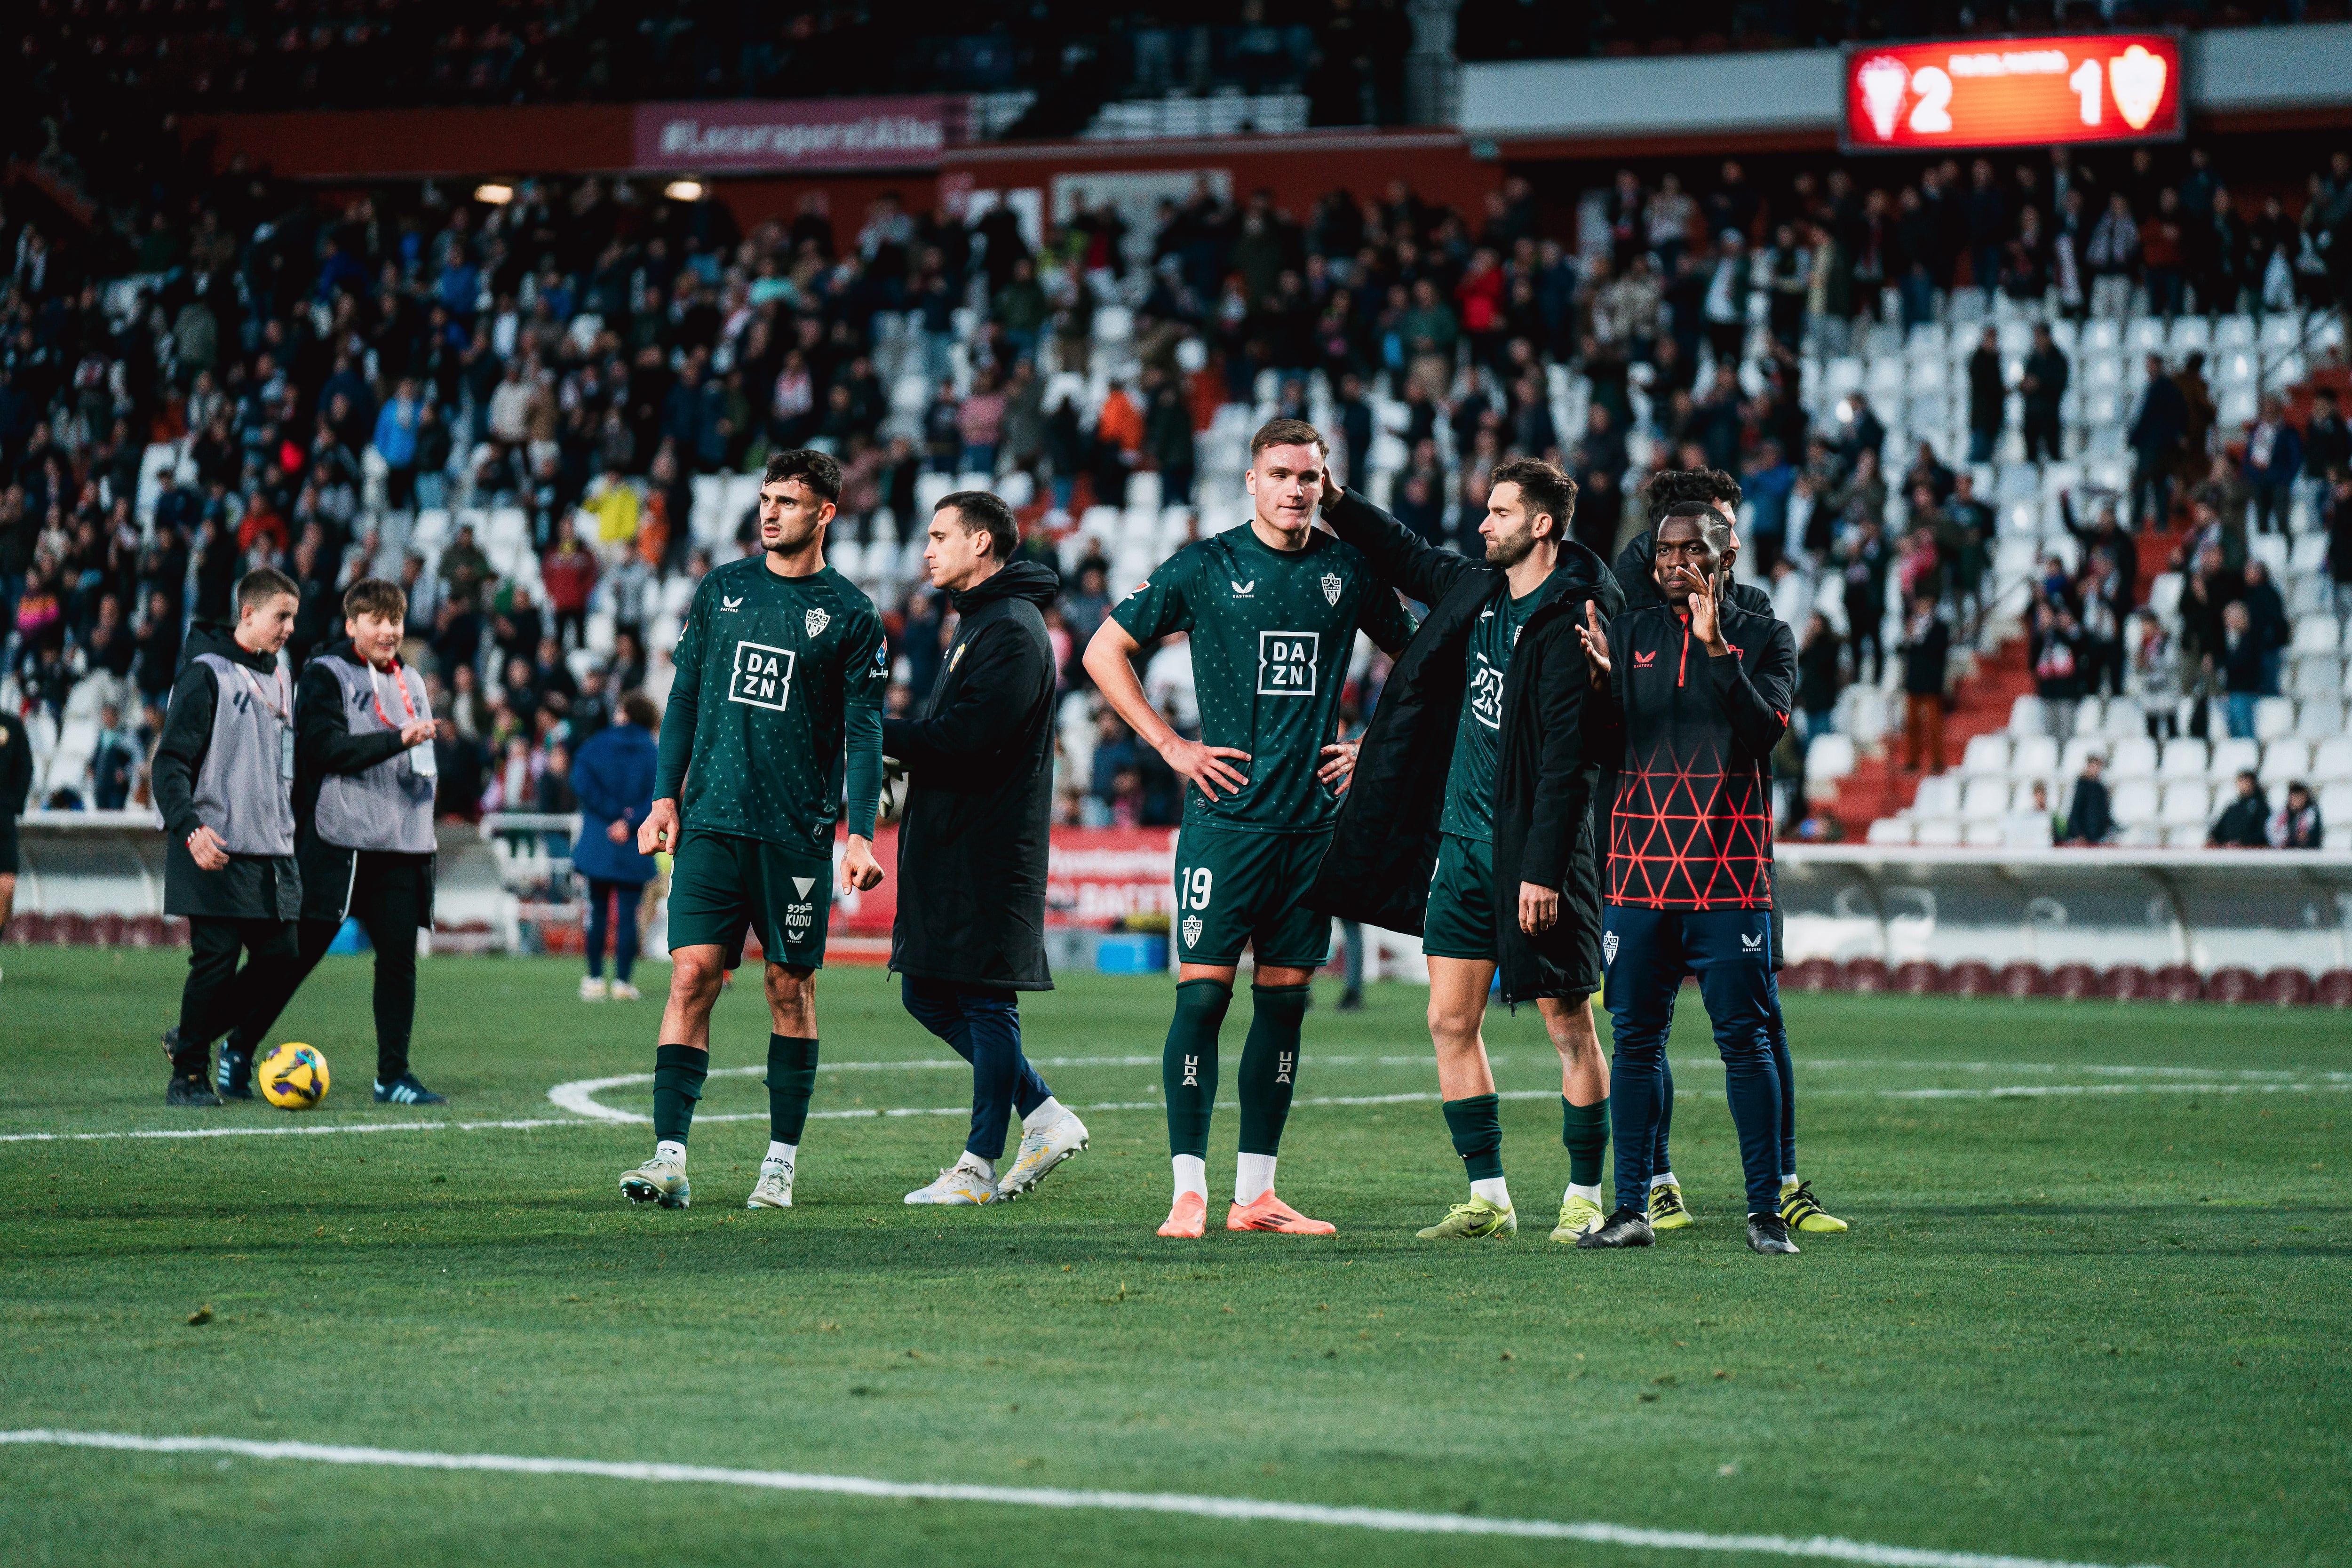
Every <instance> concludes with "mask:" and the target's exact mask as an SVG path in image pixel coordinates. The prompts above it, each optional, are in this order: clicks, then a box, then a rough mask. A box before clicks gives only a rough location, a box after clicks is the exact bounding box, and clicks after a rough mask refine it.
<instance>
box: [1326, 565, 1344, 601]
mask: <svg viewBox="0 0 2352 1568" xmlns="http://www.w3.org/2000/svg"><path fill="white" fill-rule="evenodd" d="M1344 586H1346V584H1342V583H1341V582H1340V581H1339V574H1338V573H1337V572H1326V573H1324V574H1323V597H1324V598H1325V599H1326V600H1328V601H1329V602H1330V603H1332V604H1334V605H1336V604H1338V603H1339V590H1340V589H1341V588H1342V587H1344Z"/></svg>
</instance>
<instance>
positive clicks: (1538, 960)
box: [1307, 491, 1623, 1003]
mask: <svg viewBox="0 0 2352 1568" xmlns="http://www.w3.org/2000/svg"><path fill="white" fill-rule="evenodd" d="M1324 515H1325V518H1326V519H1327V520H1328V521H1329V522H1330V524H1331V527H1332V529H1333V531H1335V532H1337V533H1338V534H1339V537H1340V538H1341V539H1344V540H1346V541H1347V542H1349V543H1350V544H1352V545H1354V546H1355V547H1356V548H1357V549H1359V550H1360V551H1362V552H1364V554H1365V556H1366V558H1367V559H1369V560H1370V562H1371V563H1372V569H1373V570H1374V571H1375V572H1377V573H1379V574H1380V575H1381V581H1382V582H1383V583H1385V584H1389V585H1390V586H1391V587H1395V588H1401V589H1402V590H1403V591H1404V592H1405V593H1406V594H1407V595H1410V596H1412V597H1413V598H1415V599H1419V600H1421V601H1422V602H1423V604H1426V605H1429V606H1430V611H1429V617H1428V619H1426V620H1424V621H1423V622H1422V624H1421V630H1420V631H1419V632H1418V633H1417V634H1415V636H1414V637H1413V639H1412V642H1411V643H1409V644H1407V645H1406V647H1405V650H1404V652H1403V653H1402V654H1401V655H1399V656H1398V658H1397V661H1396V667H1395V668H1394V669H1393V670H1391V672H1390V675H1389V679H1388V684H1387V685H1386V686H1385V687H1384V688H1382V689H1381V703H1380V709H1379V710H1378V711H1377V712H1375V713H1374V714H1373V715H1372V721H1371V725H1370V728H1369V729H1368V730H1367V731H1365V733H1364V739H1363V745H1362V749H1361V751H1360V752H1359V754H1358V756H1357V759H1356V773H1355V778H1354V780H1353V781H1352V782H1351V783H1350V784H1349V787H1348V793H1347V794H1346V795H1342V796H1341V797H1340V802H1339V823H1338V826H1337V827H1336V828H1335V830H1334V832H1333V834H1332V838H1331V847H1330V849H1329V850H1328V852H1327V853H1326V854H1325V856H1324V858H1323V864H1322V867H1321V868H1320V869H1319V870H1318V873H1317V875H1316V879H1315V884H1314V886H1313V888H1312V889H1309V890H1308V893H1307V904H1308V906H1309V907H1310V908H1313V909H1316V910H1321V911H1323V912H1325V913H1327V914H1332V915H1337V916H1339V918H1340V919H1342V920H1353V921H1364V922H1366V923H1367V924H1370V925H1376V926H1381V927H1384V928H1386V929H1387V930H1390V931H1407V932H1411V933H1412V934H1415V935H1418V934H1419V933H1420V931H1421V930H1422V926H1423V920H1424V918H1425V917H1426V915H1427V914H1428V910H1429V880H1430V876H1431V873H1432V872H1433V869H1434V868H1435V867H1436V864H1437V845H1438V838H1439V836H1440V835H1439V826H1438V825H1439V822H1440V821H1441V819H1442V818H1443V816H1444V808H1445V777H1446V773H1448V771H1449V770H1450V769H1451V768H1452V766H1453V763H1454V732H1455V730H1456V728H1457V726H1458V725H1459V724H1460V722H1461V718H1462V703H1463V701H1464V691H1463V683H1464V679H1465V666H1464V661H1465V652H1466V648H1467V645H1468V642H1469V638H1470V631H1471V628H1472V626H1475V624H1476V622H1477V619H1478V615H1479V612H1480V611H1481V610H1483V609H1484V608H1486V605H1487V604H1488V603H1489V602H1490V601H1491V600H1492V599H1493V598H1494V596H1495V595H1497V594H1503V593H1507V592H1508V591H1509V590H1508V588H1507V586H1506V584H1505V582H1504V575H1503V573H1502V571H1501V570H1500V569H1499V568H1497V567H1493V566H1489V565H1487V564H1486V563H1485V562H1483V561H1474V560H1471V559H1469V558H1468V557H1466V556H1462V555H1456V554H1454V552H1451V551H1445V550H1440V549H1437V548H1436V547H1435V546H1433V545H1431V544H1429V543H1427V542H1425V541H1423V539H1421V538H1420V536H1419V535H1417V534H1414V533H1412V531H1409V530H1407V529H1405V528H1404V527H1403V526H1402V525H1401V524H1399V523H1398V522H1397V521H1396V520H1395V519H1393V518H1391V517H1390V516H1389V515H1388V514H1387V513H1386V512H1383V511H1381V510H1380V509H1379V508H1378V507H1375V506H1373V505H1372V504H1371V503H1370V502H1369V501H1366V500H1362V499H1360V498H1359V497H1358V496H1357V495H1356V494H1355V493H1354V492H1353V491H1349V492H1347V493H1346V494H1344V495H1342V496H1341V497H1340V499H1339V500H1337V501H1336V502H1334V503H1332V504H1331V506H1329V507H1328V509H1327V510H1326V511H1325V513H1324ZM1558 571H1559V572H1560V573H1562V574H1566V575H1565V577H1564V578H1563V580H1561V581H1560V582H1559V583H1558V584H1555V586H1554V588H1553V591H1552V595H1551V596H1550V598H1549V599H1548V600H1547V601H1546V603H1545V604H1544V605H1542V606H1541V607H1540V608H1538V610H1537V611H1536V612H1535V613H1534V614H1533V615H1532V616H1528V620H1527V623H1526V624H1525V626H1522V627H1521V628H1520V631H1519V637H1518V642H1517V646H1515V647H1513V649H1512V651H1511V662H1510V666H1509V668H1507V670H1506V671H1505V672H1504V677H1503V724H1502V732H1501V735H1500V737H1499V743H1498V745H1497V747H1496V758H1495V885H1494V889H1493V898H1494V903H1495V927H1496V929H1495V940H1496V957H1497V959H1498V961H1499V963H1500V965H1501V969H1502V983H1503V1000H1504V1001H1506V1002H1513V1003H1516V1002H1525V1001H1528V1000H1531V999H1533V998H1535V997H1538V996H1553V995H1580V994H1583V993H1585V992H1587V991H1590V990H1591V989H1592V988H1593V985H1594V984H1595V982H1596V979H1597V977H1598V975H1599V973H1600V970H1601V887H1600V874H1599V870H1598V867H1597V863H1596V861H1595V858H1594V856H1595V850H1596V847H1595V840H1594V832H1593V826H1592V800H1593V785H1594V782H1595V779H1596V777H1597V770H1596V769H1595V768H1594V767H1593V766H1592V764H1591V763H1589V762H1587V761H1586V760H1585V759H1584V757H1583V756H1582V754H1581V752H1582V748H1581V744H1580V731H1581V722H1582V713H1583V705H1584V697H1585V694H1586V692H1587V691H1589V690H1590V689H1591V680H1590V678H1589V676H1588V674H1587V668H1586V665H1585V661H1584V651H1583V645H1582V644H1581V643H1580V641H1579V639H1578V637H1577V635H1576V628H1577V626H1580V624H1582V622H1583V620H1584V615H1585V606H1586V605H1588V604H1598V605H1600V607H1601V615H1602V616H1604V617H1606V616H1612V615H1613V614H1615V613H1616V610H1617V608H1618V606H1619V605H1621V604H1622V602H1623V595H1622V593H1620V592H1619V590H1618V587H1617V584H1616V580H1615V579H1614V578H1613V577H1612V576H1611V575H1610V573H1609V569H1608V567H1607V566H1606V565H1605V564H1604V563H1602V561H1601V557H1600V556H1598V555H1596V554H1594V553H1593V552H1591V550H1589V549H1587V548H1585V547H1584V546H1583V545H1581V544H1579V543H1577V542H1574V541H1573V540H1564V541H1562V542H1561V544H1560V551H1559V567H1558ZM1523 881H1524V882H1532V883H1534V884H1535V885H1536V886H1538V887H1542V888H1557V889H1559V894H1560V918H1559V923H1558V924H1556V925H1554V926H1553V927H1552V928H1551V929H1550V930H1549V931H1544V932H1543V933H1541V934H1540V935H1538V936H1533V937H1530V936H1528V935H1526V934H1525V933H1523V932H1522V931H1520V930H1519V884H1520V883H1521V882H1523Z"/></svg>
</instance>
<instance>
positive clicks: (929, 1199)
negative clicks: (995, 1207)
mask: <svg viewBox="0 0 2352 1568" xmlns="http://www.w3.org/2000/svg"><path fill="white" fill-rule="evenodd" d="M907 1201H908V1203H910V1204H947V1205H968V1204H990V1203H994V1202H995V1201H996V1184H995V1183H994V1182H992V1181H991V1180H989V1178H987V1177H986V1176H983V1175H982V1174H981V1173H979V1172H978V1171H975V1170H973V1169H972V1168H971V1166H970V1165H950V1166H949V1167H948V1168H947V1169H946V1170H944V1171H941V1172H940V1179H939V1180H938V1181H936V1182H933V1183H932V1184H930V1185H929V1186H928V1187H917V1188H916V1189H915V1190H914V1191H913V1192H911V1193H908V1194H907Z"/></svg>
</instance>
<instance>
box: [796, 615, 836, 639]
mask: <svg viewBox="0 0 2352 1568" xmlns="http://www.w3.org/2000/svg"><path fill="white" fill-rule="evenodd" d="M801 625H802V626H805V627H807V628H808V635H809V636H811V637H814V636H816V634H817V633H819V632H821V631H823V630H824V628H825V627H827V626H831V625H833V617H832V616H828V615H826V614H825V613H824V611H823V610H811V611H810V612H809V613H808V614H807V615H805V616H802V617H801Z"/></svg>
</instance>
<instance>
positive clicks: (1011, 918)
mask: <svg viewBox="0 0 2352 1568" xmlns="http://www.w3.org/2000/svg"><path fill="white" fill-rule="evenodd" d="M929 539H930V544H929V548H928V549H927V550H926V551H925V552H924V553H923V563H924V565H925V566H926V567H927V568H928V569H929V572H930V576H931V582H932V584H933V585H934V586H937V587H940V588H943V589H945V590H946V591H947V593H948V595H949V596H950V598H951V599H952V600H953V601H954V603H955V607H956V614H957V616H958V617H959V619H958V622H957V626H956V637H955V641H954V643H953V644H951V645H950V647H949V648H948V651H947V658H946V661H945V662H944V663H943V664H942V665H941V667H940V674H939V678H938V679H937V681H936V682H935V683H934V684H933V686H932V688H931V693H930V698H929V701H928V702H927V703H926V705H925V707H924V709H923V713H922V716H921V717H920V718H919V719H886V720H884V721H882V752H883V754H884V755H885V756H886V757H894V758H896V759H898V762H899V763H901V764H902V765H903V766H904V767H905V768H906V769H907V770H908V775H909V777H908V791H907V805H906V808H905V812H904V816H903V817H902V819H901V821H900V824H899V827H898V921H897V923H896V924H895V925H894V927H893V928H892V930H891V933H890V967H891V968H892V969H894V970H896V971H897V972H898V974H899V975H900V976H901V986H902V994H903V996H904V999H905V1002H906V1006H907V1011H908V1013H910V1014H912V1015H913V1016H914V1017H915V1020H916V1022H918V1023H919V1024H921V1025H922V1026H923V1027H925V1028H926V1029H929V1031H930V1032H931V1033H932V1034H934V1035H937V1036H938V1037H940V1039H942V1040H945V1041H946V1042H947V1043H948V1045H949V1046H950V1047H952V1048H953V1049H954V1051H955V1053H956V1054H957V1055H958V1056H960V1057H961V1058H963V1059H964V1060H966V1061H968V1062H970V1063H971V1135H970V1136H969V1137H968V1138H966V1139H965V1141H964V1147H963V1152H962V1154H961V1155H960V1156H958V1158H957V1160H956V1163H954V1164H953V1165H950V1166H949V1167H948V1168H947V1169H946V1170H944V1171H942V1172H940V1176H939V1179H938V1180H937V1181H935V1182H932V1183H931V1184H929V1185H928V1186H924V1187H920V1188H918V1189H917V1190H916V1191H914V1192H911V1193H908V1194H907V1201H908V1203H910V1204H944V1205H971V1204H987V1203H992V1202H994V1201H995V1200H997V1199H998V1198H1011V1197H1017V1196H1019V1195H1020V1194H1023V1193H1025V1192H1027V1191H1029V1190H1030V1189H1031V1188H1032V1187H1034V1186H1035V1185H1036V1184H1038V1182H1039V1181H1041V1180H1043V1179H1044V1177H1045V1174H1046V1173H1047V1172H1049V1171H1051V1170H1053V1169H1054V1167H1055V1166H1056V1165H1058V1164H1060V1163H1062V1162H1063V1161H1064V1160H1066V1159H1068V1158H1070V1157H1071V1156H1072V1155H1074V1154H1076V1153H1077V1152H1079V1151H1080V1150H1082V1149H1084V1148H1085V1147H1086V1146H1087V1129H1086V1124H1085V1123H1084V1122H1082V1121H1079V1120H1078V1119H1077V1117H1076V1115H1074V1114H1072V1113H1071V1112H1070V1111H1069V1110H1066V1109H1065V1108H1064V1107H1063V1105H1062V1102H1061V1101H1060V1100H1055V1098H1054V1096H1053V1092H1052V1091H1051V1090H1050V1089H1047V1088H1046V1087H1045V1079H1041V1078H1039V1077H1038V1076H1037V1072H1036V1069H1035V1068H1032V1067H1031V1066H1030V1065H1029V1062H1028V1059H1027V1058H1025V1057H1024V1056H1023V1055H1022V1054H1021V1010H1020V1006H1019V997H1020V994H1021V993H1022V992H1024V991H1050V990H1052V989H1053V987H1054V977H1053V974H1052V973H1051V972H1049V971H1048V970H1047V968H1046V966H1045V860H1046V852H1047V848H1048V839H1047V825H1048V822H1049V821H1050V819H1051V816H1052V809H1053V795H1054V653H1053V645H1052V643H1051V642H1050V641H1049V640H1048V639H1047V637H1046V635H1045V617H1044V615H1043V611H1042V606H1044V605H1050V604H1052V603H1053V602H1054V599H1055V595H1058V594H1059V593H1060V592H1061V580H1060V579H1059V578H1058V577H1057V576H1056V575H1055V574H1054V573H1053V572H1052V571H1051V570H1049V569H1048V568H1046V567H1044V566H1040V565H1038V564H1036V563H1034V562H1028V561H1014V560H1013V559H1011V557H1012V554H1013V548H1014V546H1015V545H1016V544H1018V543H1019V542H1020V531H1019V529H1018V528H1017V526H1016V525H1015V524H1014V522H1013V511H1012V509H1011V508H1009V507H1007V506H1006V505H1005V504H1004V502H1003V500H1000V499H999V498H998V497H996V496H993V495H990V494H989V493H987V492H986V491H984V490H959V491H957V492H955V493H954V494H953V495H950V496H948V497H946V498H944V499H943V500H940V503H939V507H938V509H937V510H935V511H934V512H933V513H932V517H931V524H930V530H929ZM1015 1113H1017V1114H1018V1115H1019V1116H1020V1118H1021V1146H1020V1149H1019V1151H1018V1152H1017V1153H1016V1154H1015V1156H1014V1159H1013V1166H1012V1168H1011V1169H1010V1170H1008V1171H1007V1172H1005V1173H1004V1174H1003V1177H1002V1178H1001V1179H1000V1178H999V1177H998V1175H997V1173H996V1162H997V1161H998V1160H999V1159H1001V1158H1002V1157H1003V1153H1004V1135H1005V1123H1006V1120H1007V1118H1008V1117H1009V1116H1011V1115H1013V1114H1015Z"/></svg>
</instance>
